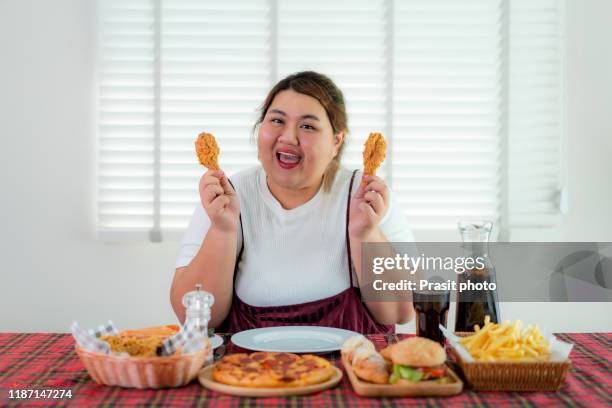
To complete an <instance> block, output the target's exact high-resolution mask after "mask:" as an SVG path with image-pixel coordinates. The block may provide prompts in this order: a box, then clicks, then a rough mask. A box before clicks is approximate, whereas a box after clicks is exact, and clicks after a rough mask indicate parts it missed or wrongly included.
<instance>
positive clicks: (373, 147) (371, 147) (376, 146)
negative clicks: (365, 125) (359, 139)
mask: <svg viewBox="0 0 612 408" xmlns="http://www.w3.org/2000/svg"><path fill="white" fill-rule="evenodd" d="M364 146H365V149H364V150H363V173H364V175H368V176H374V175H375V174H376V170H377V169H378V168H379V167H380V165H381V164H382V162H383V161H384V160H385V154H386V151H387V143H386V142H385V138H384V137H383V135H382V133H378V132H376V133H370V136H368V140H366V142H365V145H364Z"/></svg>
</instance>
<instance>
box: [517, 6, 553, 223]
mask: <svg viewBox="0 0 612 408" xmlns="http://www.w3.org/2000/svg"><path fill="white" fill-rule="evenodd" d="M508 3H509V13H510V26H509V32H510V44H509V60H510V64H509V67H508V71H509V83H508V89H509V112H508V119H509V120H508V148H509V152H508V153H509V154H508V160H509V162H508V185H507V187H508V202H507V211H508V218H509V219H508V224H509V225H510V226H511V227H523V228H525V227H526V228H533V227H550V226H554V225H556V224H557V223H558V222H559V207H560V200H561V199H562V194H564V190H563V183H564V181H565V180H564V177H563V176H564V172H563V161H564V160H563V154H562V151H563V143H562V140H563V134H564V130H565V129H564V125H563V123H564V122H563V117H564V70H563V66H564V64H563V57H564V55H563V40H564V37H563V10H562V5H563V2H562V1H558V0H512V1H509V2H508Z"/></svg>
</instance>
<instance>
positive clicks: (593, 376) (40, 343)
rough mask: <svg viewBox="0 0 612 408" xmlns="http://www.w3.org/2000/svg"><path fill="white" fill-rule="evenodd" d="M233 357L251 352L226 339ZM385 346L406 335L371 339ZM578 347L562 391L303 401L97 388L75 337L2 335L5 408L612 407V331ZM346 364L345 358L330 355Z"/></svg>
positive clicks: (579, 338)
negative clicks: (63, 393)
mask: <svg viewBox="0 0 612 408" xmlns="http://www.w3.org/2000/svg"><path fill="white" fill-rule="evenodd" d="M223 337H224V339H225V341H226V344H227V350H226V351H227V353H228V354H229V353H234V352H240V351H243V350H241V349H239V348H238V347H236V346H234V345H233V344H231V342H230V341H229V335H223ZM368 337H369V338H370V339H371V340H372V341H373V342H374V344H375V345H376V346H377V348H382V347H385V346H386V345H387V344H388V343H393V342H396V341H398V340H399V339H401V338H404V337H406V335H392V336H378V335H375V336H368ZM558 337H559V338H560V339H561V340H564V341H568V342H571V343H574V344H575V346H574V349H573V350H572V354H571V359H572V368H571V372H570V373H569V374H568V376H567V378H566V383H565V386H564V387H563V389H562V390H561V391H560V392H557V393H543V392H537V393H512V392H474V391H470V390H464V392H463V393H462V394H461V395H458V396H455V397H450V398H362V397H359V396H358V395H357V394H355V393H354V392H353V390H352V388H351V385H350V383H349V381H348V379H347V378H346V376H345V378H344V379H343V380H342V382H341V383H340V384H339V385H338V386H337V387H336V388H333V389H330V390H326V391H323V392H320V393H318V394H313V395H310V396H303V397H289V398H237V397H231V396H227V395H223V394H219V393H216V392H212V391H208V390H206V389H204V388H202V387H201V386H200V384H199V383H197V382H194V383H192V384H190V385H188V386H185V387H181V388H175V389H166V390H136V389H123V388H120V387H105V386H101V385H98V384H96V383H94V382H93V381H92V380H91V379H90V378H89V376H88V374H87V372H86V371H85V368H84V367H83V365H82V364H81V362H80V360H79V358H78V356H77V355H76V353H75V352H74V340H73V339H72V336H71V335H70V334H57V333H31V334H30V333H0V406H6V405H8V406H11V405H15V406H17V405H21V406H26V405H27V406H28V407H31V406H48V405H75V406H88V407H89V406H99V405H105V406H131V405H138V406H185V405H189V406H210V407H224V406H245V405H247V406H300V405H305V406H316V407H329V406H348V407H370V406H372V407H374V406H403V405H416V406H444V405H452V406H458V405H461V406H473V405H478V406H485V407H486V406H521V407H526V406H537V407H540V406H547V405H549V406H559V405H565V406H592V407H599V406H612V393H611V390H612V364H611V362H612V333H580V334H578V333H574V334H569V333H566V334H559V335H558ZM326 357H328V358H330V359H331V360H332V361H333V362H334V364H337V365H338V364H339V355H338V353H337V352H336V353H334V354H329V355H327V356H326ZM18 389H38V390H50V389H64V390H68V389H69V390H70V391H71V392H72V398H71V399H67V398H64V399H29V400H19V399H9V391H10V390H13V393H15V390H18Z"/></svg>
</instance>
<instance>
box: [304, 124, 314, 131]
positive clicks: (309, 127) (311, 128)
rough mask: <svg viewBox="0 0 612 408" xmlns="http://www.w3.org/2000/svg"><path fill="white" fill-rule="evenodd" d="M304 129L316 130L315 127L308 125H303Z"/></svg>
mask: <svg viewBox="0 0 612 408" xmlns="http://www.w3.org/2000/svg"><path fill="white" fill-rule="evenodd" d="M302 127H303V128H304V129H306V130H315V128H314V126H311V125H308V124H306V123H305V124H303V125H302Z"/></svg>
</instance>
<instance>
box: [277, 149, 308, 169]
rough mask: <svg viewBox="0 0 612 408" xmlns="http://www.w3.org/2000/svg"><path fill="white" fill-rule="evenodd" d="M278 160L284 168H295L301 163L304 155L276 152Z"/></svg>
mask: <svg viewBox="0 0 612 408" xmlns="http://www.w3.org/2000/svg"><path fill="white" fill-rule="evenodd" d="M276 160H277V161H278V165H279V166H280V167H282V168H283V169H293V168H295V167H297V165H298V164H300V161H301V160H302V157H301V156H299V155H297V154H294V153H289V152H276Z"/></svg>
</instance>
